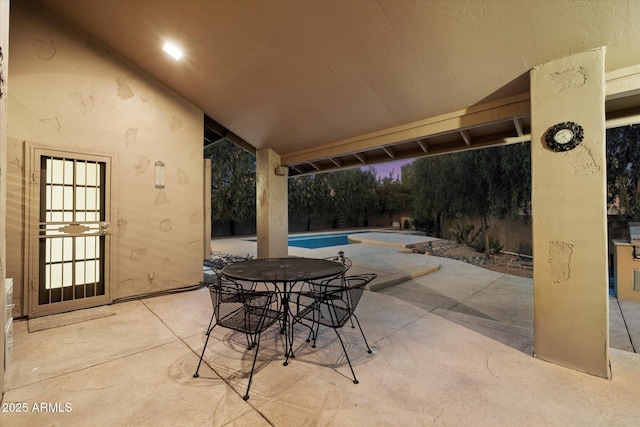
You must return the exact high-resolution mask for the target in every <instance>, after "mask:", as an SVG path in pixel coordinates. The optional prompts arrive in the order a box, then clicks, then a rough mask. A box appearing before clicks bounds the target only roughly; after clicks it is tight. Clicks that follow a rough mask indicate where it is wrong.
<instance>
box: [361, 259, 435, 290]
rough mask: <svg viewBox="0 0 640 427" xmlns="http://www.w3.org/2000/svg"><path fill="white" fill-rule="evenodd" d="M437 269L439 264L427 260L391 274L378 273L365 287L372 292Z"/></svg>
mask: <svg viewBox="0 0 640 427" xmlns="http://www.w3.org/2000/svg"><path fill="white" fill-rule="evenodd" d="M439 269H440V264H438V263H435V262H429V263H428V264H426V265H422V266H420V267H418V268H414V269H411V270H408V271H398V272H395V273H392V274H387V275H380V276H378V277H377V278H376V279H375V280H373V281H372V282H371V283H369V284H368V285H367V289H368V290H370V291H374V292H375V291H379V290H381V289H384V288H388V287H389V286H394V285H398V284H400V283H404V282H406V281H407V280H411V279H415V278H416V277H420V276H424V275H426V274H429V273H433V272H434V271H437V270H439Z"/></svg>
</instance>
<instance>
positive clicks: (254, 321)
mask: <svg viewBox="0 0 640 427" xmlns="http://www.w3.org/2000/svg"><path fill="white" fill-rule="evenodd" d="M209 291H210V294H211V303H212V304H213V313H214V316H215V319H216V324H217V325H220V326H222V327H225V328H229V329H233V330H235V331H239V332H243V333H249V334H257V333H260V332H262V331H263V330H265V329H266V328H268V327H269V326H271V325H272V324H273V323H274V322H275V321H276V320H278V318H279V313H280V311H279V310H277V308H274V307H273V306H274V303H275V300H276V297H277V294H276V293H275V292H272V291H255V290H251V289H245V288H244V287H243V286H242V285H241V284H239V283H235V282H233V281H229V280H226V281H224V282H218V283H212V284H210V285H209Z"/></svg>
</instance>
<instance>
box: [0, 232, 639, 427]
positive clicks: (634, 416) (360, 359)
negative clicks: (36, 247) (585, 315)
mask: <svg viewBox="0 0 640 427" xmlns="http://www.w3.org/2000/svg"><path fill="white" fill-rule="evenodd" d="M375 234H376V235H374V236H369V237H371V238H372V239H373V240H376V241H377V242H378V243H377V244H372V243H361V244H357V245H348V246H340V247H331V248H323V249H313V250H309V249H302V248H293V247H292V248H290V254H291V255H303V256H314V257H324V256H329V255H333V254H335V253H336V252H337V251H338V250H344V251H345V252H346V255H347V256H349V257H350V258H351V259H352V261H353V263H354V266H353V268H352V270H351V272H353V273H359V272H376V273H378V274H379V276H380V277H379V278H378V279H377V281H378V283H377V286H378V289H379V290H378V291H367V292H365V294H364V296H363V299H362V301H361V302H360V305H359V306H358V310H357V314H358V317H359V319H360V322H361V323H362V326H363V329H364V331H365V334H366V336H367V339H368V341H369V343H370V344H371V346H372V349H373V354H368V353H367V352H366V351H365V348H364V345H363V343H362V338H361V336H360V335H359V332H358V331H357V329H355V330H353V329H351V328H349V327H347V328H344V330H342V331H341V334H342V336H343V337H344V338H345V341H346V343H347V345H348V350H349V356H350V357H351V359H352V362H353V363H354V369H355V372H356V375H357V376H358V380H359V381H360V384H357V385H356V384H353V382H352V380H351V378H350V371H349V367H348V365H347V364H346V360H345V359H344V356H343V355H342V349H341V348H340V346H339V343H338V341H337V338H336V336H335V334H334V332H333V331H331V330H328V329H321V331H322V333H321V337H320V339H319V343H318V348H316V349H312V348H311V347H310V345H309V344H306V343H305V342H304V337H305V336H306V334H305V333H304V331H303V330H300V331H299V334H298V335H297V336H296V341H295V342H296V347H297V349H296V359H295V360H293V361H292V363H290V364H289V365H288V366H286V367H285V366H283V364H282V361H283V357H282V353H283V348H282V346H283V343H282V338H281V336H280V334H279V333H278V331H277V330H276V329H275V328H274V329H272V330H269V331H268V332H267V333H266V334H265V335H264V336H263V340H262V344H261V348H260V354H259V356H258V364H257V367H256V373H255V375H254V380H253V384H252V387H251V393H250V395H251V398H250V399H249V400H248V401H246V402H245V401H244V400H242V397H241V396H242V395H243V394H244V390H245V388H246V384H247V380H248V372H249V371H250V368H251V362H252V360H253V351H248V350H246V346H245V341H244V336H243V335H240V334H238V333H233V332H230V331H227V330H225V329H214V333H213V334H212V340H211V341H210V343H209V346H208V349H207V352H206V354H205V360H206V362H207V363H206V364H203V366H202V368H201V370H200V374H201V375H200V378H197V379H194V378H192V374H193V372H194V370H195V367H196V365H197V362H198V357H199V352H200V351H201V349H202V346H203V344H204V338H205V336H204V331H205V329H206V327H207V324H208V322H209V318H210V316H211V302H210V299H209V295H208V291H207V290H206V289H199V290H196V291H189V292H182V293H176V294H171V295H163V296H157V297H153V298H147V299H141V300H137V301H129V302H124V303H119V304H114V305H112V306H110V308H111V310H112V312H113V315H110V316H107V317H102V318H98V319H94V320H89V321H85V322H81V323H75V324H71V325H67V326H62V327H57V328H53V329H46V330H43V331H38V332H32V333H29V331H28V324H27V322H26V321H17V322H16V323H15V325H14V336H15V342H16V345H15V348H14V352H13V358H12V361H11V365H10V369H9V371H8V373H7V377H6V393H5V396H4V401H3V407H2V408H3V411H2V412H0V425H2V426H36V425H38V426H39V425H59V426H87V425H91V426H124V425H130V426H202V425H212V426H225V425H230V426H245V425H246V426H334V425H336V426H338V425H339V426H371V425H379V426H427V425H429V426H431V425H434V426H513V425H524V426H545V425H548V426H613V425H615V426H626V425H628V426H636V425H638V424H639V423H640V410H638V409H637V398H636V394H637V391H638V389H639V387H640V355H638V354H636V353H634V352H633V351H632V350H633V344H632V343H633V341H634V340H635V338H636V337H637V338H639V339H640V335H639V334H638V333H637V332H638V331H640V314H639V313H640V310H639V309H640V307H639V305H638V304H634V303H623V302H621V303H620V304H619V303H618V302H617V300H616V299H614V298H611V299H610V312H611V346H612V348H611V371H612V379H611V380H605V379H601V378H597V377H593V376H591V375H588V374H584V373H581V372H577V371H574V370H571V369H567V368H563V367H561V366H557V365H553V364H550V363H547V362H544V361H542V360H539V359H536V358H535V357H533V356H532V355H531V353H532V350H533V345H532V342H533V334H532V326H531V325H532V323H533V320H532V319H533V299H532V281H531V279H524V278H519V277H514V276H508V275H503V274H500V273H496V272H492V271H488V270H484V269H481V268H477V267H473V266H471V265H468V264H465V263H462V262H458V261H454V260H449V259H444V258H437V257H427V256H424V255H419V254H406V253H400V249H398V248H397V247H394V246H388V245H386V244H383V243H389V242H386V241H385V240H386V239H391V237H388V236H380V235H377V234H384V233H375ZM407 237H411V238H414V237H415V236H407ZM397 238H398V237H397V236H394V237H393V239H397ZM367 240H368V239H367ZM255 246H256V244H255V242H251V241H250V240H249V239H221V240H215V241H214V242H213V247H214V249H215V250H217V251H220V252H226V253H232V254H236V255H247V254H249V255H252V256H255ZM422 272H427V273H428V274H426V275H420V274H421V273H422ZM403 277H404V278H405V279H404V280H403ZM397 280H402V281H401V282H400V283H397V284H395V286H389V287H387V286H386V284H387V283H389V282H393V281H397ZM623 316H624V317H623ZM629 331H631V332H629ZM634 331H635V332H634ZM635 342H638V341H635ZM630 350H631V351H630ZM10 402H11V403H21V402H24V403H26V407H27V409H28V410H27V411H26V412H22V413H16V412H13V413H10V412H5V411H4V409H5V408H6V409H7V410H8V409H9V406H8V405H7V404H8V403H10ZM41 403H45V406H40V404H41ZM47 404H48V405H47ZM65 404H67V405H66V406H65ZM34 405H36V406H35V408H46V409H47V410H45V411H40V412H39V411H35V410H34ZM15 407H16V406H14V408H15Z"/></svg>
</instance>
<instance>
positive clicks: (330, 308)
mask: <svg viewBox="0 0 640 427" xmlns="http://www.w3.org/2000/svg"><path fill="white" fill-rule="evenodd" d="M376 277H378V276H377V274H358V275H354V276H346V277H345V278H344V285H326V287H325V289H324V290H322V291H321V292H320V294H319V298H318V301H319V305H318V309H319V310H320V316H319V319H318V320H317V321H318V323H320V324H323V325H325V326H330V327H334V328H340V327H342V326H344V324H345V323H346V322H347V321H348V320H349V318H350V317H351V316H352V315H353V312H354V311H355V309H356V307H357V306H358V303H359V302H360V298H361V297H362V294H363V293H364V290H365V288H366V286H367V285H368V284H369V283H370V282H371V281H372V280H373V279H375V278H376Z"/></svg>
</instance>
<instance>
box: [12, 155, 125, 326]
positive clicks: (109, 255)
mask: <svg viewBox="0 0 640 427" xmlns="http://www.w3.org/2000/svg"><path fill="white" fill-rule="evenodd" d="M26 148H27V149H26V153H27V156H28V158H27V162H26V164H27V165H28V167H26V168H24V170H25V181H24V182H25V189H26V191H25V204H24V206H25V237H26V239H25V245H24V258H23V259H24V271H25V275H24V277H25V280H24V283H23V296H24V297H23V302H24V308H25V310H24V311H23V312H24V313H26V314H27V316H28V317H30V318H32V317H38V316H45V315H49V314H57V313H61V312H65V311H72V310H80V309H84V308H90V307H96V306H100V305H105V304H110V303H112V301H113V294H114V292H113V286H114V284H115V283H117V282H116V262H115V261H116V258H115V254H116V251H115V247H116V240H117V233H116V232H115V230H116V225H115V224H114V218H116V204H115V203H114V202H115V200H116V197H115V192H116V185H115V184H116V182H115V181H116V180H115V178H114V177H115V176H116V173H115V171H116V168H117V162H116V160H117V155H116V154H114V153H106V152H97V151H92V150H87V149H83V148H77V147H56V148H51V147H47V146H43V145H32V144H28V143H27V147H26ZM42 155H46V156H58V155H59V156H60V157H62V158H69V159H80V160H94V161H95V160H98V161H105V162H106V163H107V165H108V167H107V170H106V171H105V183H106V184H107V185H108V186H109V191H108V192H107V194H106V195H105V222H107V223H109V224H110V229H109V232H108V233H107V235H106V236H105V238H106V239H107V241H106V242H105V254H104V257H105V266H104V281H105V292H104V295H100V296H97V297H90V298H87V300H86V301H85V302H82V300H75V301H74V303H72V304H71V305H72V306H71V307H69V306H68V305H66V304H65V305H62V306H61V305H60V304H48V305H39V304H38V288H39V262H40V259H39V258H40V257H39V232H40V231H39V226H40V180H41V177H40V156H42Z"/></svg>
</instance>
